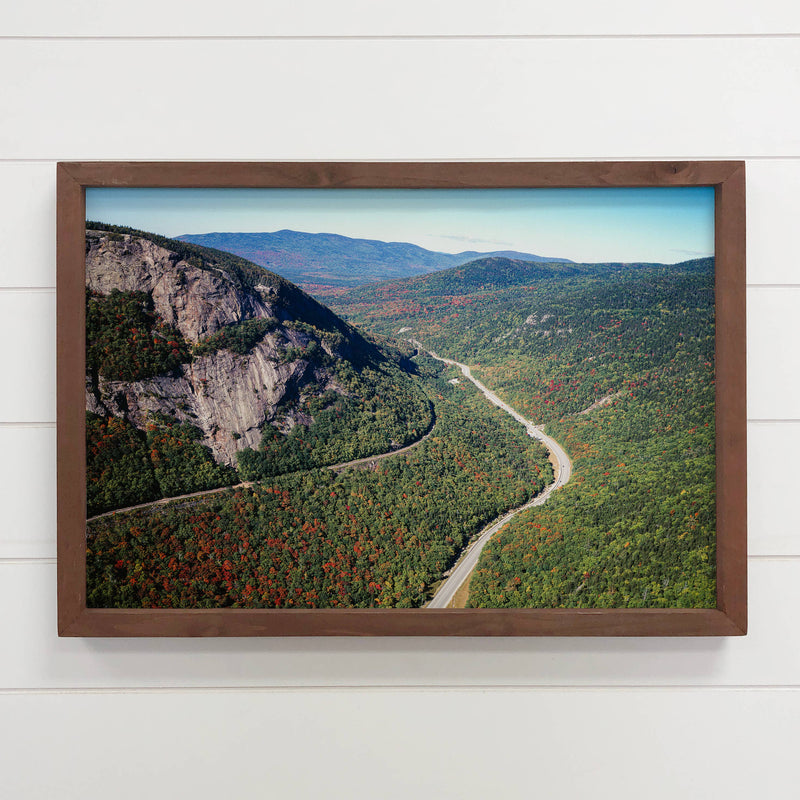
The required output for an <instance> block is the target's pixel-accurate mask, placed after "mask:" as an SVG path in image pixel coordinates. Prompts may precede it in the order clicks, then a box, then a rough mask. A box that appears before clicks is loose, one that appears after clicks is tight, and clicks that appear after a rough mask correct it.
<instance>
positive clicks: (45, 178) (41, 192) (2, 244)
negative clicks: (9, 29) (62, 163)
mask: <svg viewBox="0 0 800 800" xmlns="http://www.w3.org/2000/svg"><path fill="white" fill-rule="evenodd" d="M0 27H1V26H0ZM0 124H2V123H0ZM55 178H56V167H55V164H54V163H53V164H37V163H29V162H28V163H25V162H21V163H10V162H5V163H0V287H5V286H53V285H54V284H55V254H56V180H55Z"/></svg>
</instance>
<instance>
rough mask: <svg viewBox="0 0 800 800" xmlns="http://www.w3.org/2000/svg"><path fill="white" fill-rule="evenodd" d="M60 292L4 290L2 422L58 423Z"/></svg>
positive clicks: (0, 299) (0, 306)
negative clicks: (57, 316)
mask: <svg viewBox="0 0 800 800" xmlns="http://www.w3.org/2000/svg"><path fill="white" fill-rule="evenodd" d="M55 308H56V304H55V293H54V292H0V346H2V348H3V381H2V383H0V422H52V421H54V420H55V413H56V404H55V385H56V384H55V377H56V375H55Z"/></svg>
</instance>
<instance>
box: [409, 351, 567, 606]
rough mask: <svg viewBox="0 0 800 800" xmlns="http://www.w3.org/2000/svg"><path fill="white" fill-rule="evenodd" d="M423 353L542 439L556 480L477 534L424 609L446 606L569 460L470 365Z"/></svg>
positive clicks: (559, 480)
mask: <svg viewBox="0 0 800 800" xmlns="http://www.w3.org/2000/svg"><path fill="white" fill-rule="evenodd" d="M409 341H410V342H411V344H413V345H414V346H415V347H419V348H420V349H421V350H424V349H425V348H424V347H423V346H422V345H421V344H420V343H419V342H418V341H416V340H415V339H409ZM425 352H426V353H428V355H430V356H432V357H433V358H435V359H437V361H442V362H444V363H445V364H449V365H450V366H453V367H458V368H459V369H460V370H461V374H462V375H463V376H464V377H465V378H467V379H468V380H470V381H472V382H473V383H474V384H475V385H476V386H477V387H478V388H479V389H480V390H481V391H482V392H483V394H484V395H485V396H486V397H487V398H488V399H489V400H490V401H491V402H492V403H494V404H495V405H496V406H498V407H499V408H502V409H503V411H505V412H506V413H507V414H510V415H511V416H512V417H513V418H514V419H515V420H517V422H519V423H520V424H522V425H524V426H525V430H526V431H527V432H528V436H532V437H533V438H534V439H538V440H539V441H540V442H542V443H543V444H544V445H545V447H547V449H548V450H549V451H550V454H551V456H552V458H553V460H554V461H555V462H556V463H555V465H554V472H555V480H554V481H553V483H551V484H550V485H549V486H548V487H547V488H546V489H545V490H544V491H543V492H542V493H541V494H538V495H537V496H536V497H534V498H533V500H530V501H529V502H527V503H525V505H522V506H519V507H518V508H515V509H512V510H511V511H509V512H508V513H506V514H504V515H503V516H502V517H500V519H497V520H495V521H494V522H492V523H490V524H489V525H488V526H487V527H486V528H484V529H483V531H481V534H480V536H479V537H478V538H477V539H476V540H475V541H474V542H473V543H472V544H471V545H469V546H468V547H467V549H466V550H465V554H464V555H463V556H462V558H461V560H460V561H459V562H458V564H457V565H456V567H455V569H454V570H453V571H452V573H451V574H450V576H449V577H448V578H447V580H445V581H444V583H442V585H441V586H440V587H439V589H438V591H437V592H436V594H435V595H434V597H433V599H432V600H431V601H430V603H428V605H427V608H447V606H448V605H449V604H450V603H451V601H452V600H453V597H454V596H455V593H456V592H457V591H458V589H459V588H460V586H461V584H462V583H464V581H465V580H466V579H467V578H468V577H469V575H470V573H471V572H472V570H473V569H474V568H475V565H476V564H477V563H478V557H479V556H480V554H481V551H482V550H483V548H484V547H485V546H486V543H487V542H488V541H489V539H491V538H492V536H494V535H495V534H496V533H497V531H499V530H500V529H501V528H502V527H503V526H504V525H505V524H506V523H507V522H510V521H511V520H512V519H513V518H514V517H515V516H516V515H517V514H519V512H520V511H525V510H526V509H528V508H533V507H534V506H540V505H542V503H544V502H546V501H547V498H548V497H550V495H551V494H552V493H553V492H554V491H556V489H560V488H561V487H562V486H563V485H564V484H565V483H566V482H567V481H568V480H569V478H570V475H571V473H572V462H571V461H570V460H569V457H568V456H567V454H566V453H565V452H564V448H563V447H562V446H561V445H560V444H559V443H558V442H557V441H556V440H555V439H553V438H552V437H550V436H548V435H547V434H546V433H544V432H543V431H542V430H541V428H539V427H537V426H536V425H534V424H533V423H532V422H531V421H530V420H528V419H525V417H523V416H522V414H520V413H519V412H518V411H515V410H514V409H513V408H512V407H511V406H510V405H508V403H506V402H504V401H503V400H501V399H500V398H499V397H498V396H497V395H496V394H495V393H494V392H493V391H492V390H491V389H489V388H487V387H486V386H484V384H482V383H481V382H480V381H479V380H478V379H477V378H475V377H473V375H472V372H471V371H470V368H469V367H468V366H467V365H466V364H461V363H460V362H458V361H453V360H452V359H450V358H442V357H441V356H438V355H436V353H434V352H433V351H431V350H425Z"/></svg>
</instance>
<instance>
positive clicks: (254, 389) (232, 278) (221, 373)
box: [86, 230, 372, 465]
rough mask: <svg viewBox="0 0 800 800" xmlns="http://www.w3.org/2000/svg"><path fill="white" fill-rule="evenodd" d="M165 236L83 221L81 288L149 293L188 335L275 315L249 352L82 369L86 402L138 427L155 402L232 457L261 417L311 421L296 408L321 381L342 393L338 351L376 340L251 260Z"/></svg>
mask: <svg viewBox="0 0 800 800" xmlns="http://www.w3.org/2000/svg"><path fill="white" fill-rule="evenodd" d="M154 238H156V237H154ZM163 243H167V244H168V240H159V239H156V241H153V240H151V239H150V238H146V237H145V236H138V235H135V234H128V233H125V234H121V233H117V232H112V231H104V230H87V232H86V286H87V289H88V290H89V291H90V292H92V293H93V294H94V295H108V294H109V293H111V292H112V291H113V290H115V289H116V290H119V291H123V292H144V293H146V294H147V295H148V296H149V297H150V298H152V305H153V310H154V312H155V313H156V314H157V316H158V317H159V318H160V319H161V320H162V321H163V322H164V323H166V324H167V325H169V326H170V327H171V328H174V329H175V330H177V331H178V332H180V334H181V335H182V337H183V338H184V339H185V340H186V341H187V342H189V343H191V344H195V343H197V342H202V341H203V340H204V339H207V338H208V337H209V336H212V335H213V334H215V333H216V332H218V331H220V330H221V329H223V328H226V327H227V326H235V325H237V324H239V323H242V322H245V321H247V320H254V319H265V320H271V321H273V322H272V324H271V330H269V331H268V332H267V333H266V334H265V335H264V336H263V338H262V339H261V340H260V341H258V342H256V343H255V344H254V345H253V346H252V347H251V348H250V349H249V350H248V352H246V353H245V354H237V353H235V352H232V351H231V350H230V349H222V348H221V349H216V350H215V351H214V352H210V353H208V354H205V355H194V357H193V358H192V359H191V361H189V362H188V363H184V364H181V365H180V366H179V367H177V368H175V369H173V370H172V371H171V372H169V373H166V374H161V375H156V376H154V377H150V378H147V379H145V380H138V381H115V380H108V379H107V378H106V377H104V376H103V375H92V374H88V375H87V382H86V408H87V410H89V411H93V412H95V413H97V414H101V415H103V416H106V415H109V414H110V415H114V416H119V417H123V418H125V419H127V420H128V421H129V422H131V423H132V424H133V425H135V426H136V427H137V428H140V429H143V428H144V427H145V425H146V421H147V417H148V415H149V414H150V413H152V412H157V413H161V414H166V415H168V416H170V417H174V418H176V419H177V420H179V421H181V422H189V423H191V424H193V425H195V426H197V427H198V428H199V429H200V430H201V431H202V432H203V437H204V438H203V443H204V444H206V445H207V446H209V447H210V448H211V450H212V452H213V454H214V458H215V459H216V460H217V461H218V462H220V463H226V464H230V465H235V463H236V453H237V451H239V450H242V449H244V448H256V447H258V444H259V442H260V440H261V433H262V429H263V427H264V425H265V424H274V425H275V426H276V427H277V428H279V429H281V430H283V431H286V430H288V429H290V428H291V427H293V426H294V425H295V424H297V423H298V422H304V423H308V422H310V421H311V419H310V417H309V416H308V415H307V414H306V413H304V412H303V410H302V408H301V406H302V403H303V402H304V401H305V400H306V399H308V398H310V397H313V396H319V395H321V394H322V393H324V392H325V391H326V390H333V391H335V392H338V393H343V390H342V388H341V386H340V385H339V384H338V382H337V380H336V377H335V375H334V373H333V369H332V367H331V366H330V364H331V363H332V362H333V361H334V360H336V361H338V360H342V359H345V360H346V359H349V358H352V357H353V356H354V355H356V354H358V353H364V352H368V351H370V350H371V349H372V345H370V344H369V343H368V342H366V341H365V340H364V339H362V338H361V337H360V335H359V334H357V333H356V332H355V331H354V330H353V329H352V328H350V326H348V325H347V324H346V323H344V322H343V321H342V320H341V319H340V318H339V317H337V316H336V315H334V314H333V313H332V312H331V311H329V310H328V309H327V308H325V307H324V306H322V305H320V304H319V303H317V302H316V301H315V300H313V299H312V298H311V297H309V296H308V295H306V294H305V293H303V292H302V291H301V290H299V289H298V288H297V287H295V286H293V285H292V284H290V283H288V281H286V280H284V279H283V278H279V277H278V276H277V275H274V274H272V273H269V272H267V271H265V270H260V269H259V268H256V267H254V266H252V265H246V269H245V271H244V272H242V270H240V269H238V267H237V266H236V265H234V266H233V267H231V262H230V261H229V260H226V259H225V258H222V259H220V260H217V259H215V257H214V251H210V250H209V251H207V253H208V255H207V256H206V255H205V254H203V253H202V252H201V248H195V251H194V252H192V253H191V254H187V253H186V252H183V253H181V252H176V251H174V250H171V249H169V247H168V246H164V245H163ZM176 246H177V245H176ZM178 249H180V248H178ZM198 251H199V254H198ZM245 264H246V262H245ZM248 270H249V271H248ZM312 352H316V353H317V354H318V355H317V357H313V356H311V355H309V354H310V353H312Z"/></svg>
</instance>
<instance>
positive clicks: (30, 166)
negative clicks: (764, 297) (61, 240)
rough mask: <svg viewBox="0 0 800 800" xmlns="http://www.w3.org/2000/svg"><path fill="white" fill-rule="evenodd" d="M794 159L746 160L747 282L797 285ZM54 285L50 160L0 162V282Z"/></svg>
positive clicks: (797, 174)
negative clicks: (41, 161) (793, 254)
mask: <svg viewBox="0 0 800 800" xmlns="http://www.w3.org/2000/svg"><path fill="white" fill-rule="evenodd" d="M798 185H800V158H797V159H776V160H757V159H756V160H751V161H750V162H749V163H748V164H747V281H748V283H749V284H776V283H777V284H785V283H798V284H800V272H798V270H797V267H796V264H795V260H794V259H793V257H792V255H791V254H792V252H793V250H794V247H795V245H794V226H795V220H797V219H798V218H800V193H798V192H797V186H798ZM53 285H55V162H53V163H50V164H48V163H44V164H42V163H34V162H17V163H13V162H6V163H2V162H0V287H8V286H10V287H21V286H42V287H44V286H53Z"/></svg>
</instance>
